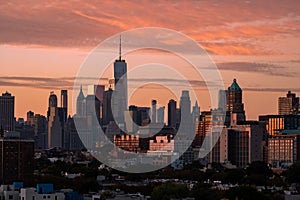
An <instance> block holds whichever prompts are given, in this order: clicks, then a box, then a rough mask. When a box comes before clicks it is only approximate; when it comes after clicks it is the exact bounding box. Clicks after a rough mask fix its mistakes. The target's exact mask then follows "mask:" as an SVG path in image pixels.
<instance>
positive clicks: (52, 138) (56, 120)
mask: <svg viewBox="0 0 300 200" xmlns="http://www.w3.org/2000/svg"><path fill="white" fill-rule="evenodd" d="M60 115H62V112H61V111H60V112H59V109H58V107H57V96H56V95H55V94H54V93H53V92H51V94H50V97H49V108H48V115H47V119H48V147H49V148H52V147H62V145H63V126H62V124H61V119H60Z"/></svg>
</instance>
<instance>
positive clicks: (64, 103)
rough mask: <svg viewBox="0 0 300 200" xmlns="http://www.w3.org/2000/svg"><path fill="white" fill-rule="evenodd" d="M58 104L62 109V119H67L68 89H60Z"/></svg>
mask: <svg viewBox="0 0 300 200" xmlns="http://www.w3.org/2000/svg"><path fill="white" fill-rule="evenodd" d="M60 106H61V108H63V110H64V119H65V120H67V117H68V90H61V93H60Z"/></svg>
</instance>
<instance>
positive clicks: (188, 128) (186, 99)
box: [179, 90, 195, 136]
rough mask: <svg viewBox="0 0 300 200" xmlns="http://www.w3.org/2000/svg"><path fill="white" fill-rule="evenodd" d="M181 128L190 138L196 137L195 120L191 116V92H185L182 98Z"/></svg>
mask: <svg viewBox="0 0 300 200" xmlns="http://www.w3.org/2000/svg"><path fill="white" fill-rule="evenodd" d="M179 123H180V128H181V130H183V131H184V132H185V133H186V135H187V134H189V136H194V135H195V132H194V131H195V130H194V126H193V118H192V114H191V100H190V95H189V91H187V90H183V91H182V94H181V97H180V121H179Z"/></svg>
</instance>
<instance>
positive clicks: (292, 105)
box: [278, 91, 299, 115]
mask: <svg viewBox="0 0 300 200" xmlns="http://www.w3.org/2000/svg"><path fill="white" fill-rule="evenodd" d="M298 112H299V97H296V94H295V93H292V92H291V91H288V93H287V94H286V97H279V98H278V114H279V115H297V114H298Z"/></svg>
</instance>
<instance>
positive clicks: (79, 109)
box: [76, 86, 86, 117]
mask: <svg viewBox="0 0 300 200" xmlns="http://www.w3.org/2000/svg"><path fill="white" fill-rule="evenodd" d="M85 111H86V107H85V96H84V94H83V92H82V86H80V91H79V94H78V96H77V102H76V115H77V116H78V117H83V116H85V113H86V112H85Z"/></svg>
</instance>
